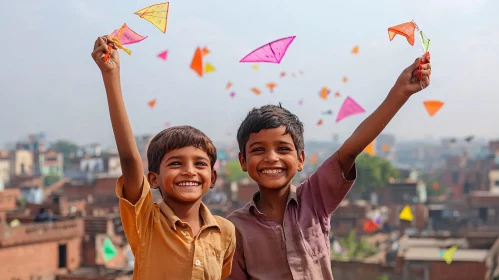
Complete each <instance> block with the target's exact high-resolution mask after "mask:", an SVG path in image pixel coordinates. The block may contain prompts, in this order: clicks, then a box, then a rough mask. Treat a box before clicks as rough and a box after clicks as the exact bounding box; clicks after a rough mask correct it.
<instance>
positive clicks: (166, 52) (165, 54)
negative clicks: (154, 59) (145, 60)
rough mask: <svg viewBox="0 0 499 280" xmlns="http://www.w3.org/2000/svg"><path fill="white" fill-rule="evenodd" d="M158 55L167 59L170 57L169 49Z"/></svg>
mask: <svg viewBox="0 0 499 280" xmlns="http://www.w3.org/2000/svg"><path fill="white" fill-rule="evenodd" d="M158 57H159V58H161V59H162V60H166V58H167V57H168V51H163V52H160V53H159V54H158Z"/></svg>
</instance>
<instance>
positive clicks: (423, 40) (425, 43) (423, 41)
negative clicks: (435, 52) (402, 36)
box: [419, 31, 430, 52]
mask: <svg viewBox="0 0 499 280" xmlns="http://www.w3.org/2000/svg"><path fill="white" fill-rule="evenodd" d="M419 37H420V38H421V44H422V45H423V51H424V52H428V49H429V48H430V39H428V37H426V35H424V33H423V31H419Z"/></svg>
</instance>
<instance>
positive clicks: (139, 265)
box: [92, 36, 236, 280]
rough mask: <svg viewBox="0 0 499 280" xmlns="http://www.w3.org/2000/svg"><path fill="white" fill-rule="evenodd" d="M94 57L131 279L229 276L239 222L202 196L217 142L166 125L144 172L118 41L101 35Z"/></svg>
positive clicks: (212, 172) (213, 177)
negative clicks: (156, 197) (156, 194)
mask: <svg viewBox="0 0 499 280" xmlns="http://www.w3.org/2000/svg"><path fill="white" fill-rule="evenodd" d="M108 46H111V47H112V48H111V50H109V49H108ZM108 53H110V54H111V55H110V57H109V59H107V61H104V57H105V56H106V54H108ZM92 57H93V59H94V60H95V63H96V64H97V66H99V68H100V70H101V72H102V78H103V80H104V86H105V88H106V93H107V100H108V104H109V113H110V116H111V123H112V126H113V131H114V137H115V139H116V144H117V146H118V153H119V156H120V161H121V169H122V171H123V176H122V177H120V178H119V179H118V182H117V183H116V194H117V195H118V197H119V198H120V215H121V219H122V222H123V228H124V230H125V234H126V236H127V239H128V242H129V243H130V247H131V249H132V251H133V254H134V256H135V264H134V274H133V279H147V280H154V279H158V280H159V279H161V280H162V279H204V280H208V279H210V280H215V279H216V280H219V279H225V278H226V277H228V275H229V274H230V272H231V267H232V257H233V255H234V250H235V242H236V240H235V229H234V225H232V224H231V223H230V222H229V221H227V220H226V219H224V218H222V217H218V216H213V215H212V214H211V213H210V211H209V209H208V208H207V207H206V206H205V205H204V204H203V203H202V202H201V197H202V196H203V194H205V193H206V192H207V191H208V189H209V188H211V187H213V185H214V184H215V181H216V178H217V173H216V171H215V170H214V169H213V166H214V164H215V161H216V159H217V155H216V149H215V146H214V145H213V143H212V142H211V140H210V139H209V138H208V137H207V136H206V135H205V134H204V133H202V132H201V131H199V130H198V129H195V128H193V127H190V126H179V127H172V128H169V129H165V130H163V131H161V132H160V133H159V134H157V135H156V136H155V137H154V138H153V139H152V141H151V143H150V144H149V148H148V150H147V159H148V163H149V173H148V174H147V178H145V176H144V169H143V166H142V160H141V159H140V155H139V151H138V149H137V144H136V143H135V139H134V136H133V133H132V128H131V126H130V122H129V120H128V116H127V113H126V109H125V105H124V102H123V97H122V92H121V85H120V71H119V69H120V63H119V54H118V51H117V49H116V47H115V45H114V43H113V41H112V40H111V39H110V38H109V37H108V36H104V37H99V38H97V40H96V41H95V45H94V51H93V53H92ZM151 187H152V188H155V189H159V191H160V192H161V195H162V197H163V201H162V202H161V203H160V204H159V205H158V204H156V203H153V201H152V194H151V191H150V188H151Z"/></svg>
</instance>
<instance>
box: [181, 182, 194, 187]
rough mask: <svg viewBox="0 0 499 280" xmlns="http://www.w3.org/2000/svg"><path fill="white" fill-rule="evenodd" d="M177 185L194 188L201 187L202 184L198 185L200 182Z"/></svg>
mask: <svg viewBox="0 0 499 280" xmlns="http://www.w3.org/2000/svg"><path fill="white" fill-rule="evenodd" d="M177 185H179V186H181V187H194V186H199V185H200V183H198V182H181V183H178V184H177Z"/></svg>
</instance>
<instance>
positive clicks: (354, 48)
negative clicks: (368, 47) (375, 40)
mask: <svg viewBox="0 0 499 280" xmlns="http://www.w3.org/2000/svg"><path fill="white" fill-rule="evenodd" d="M358 53H359V46H355V47H353V49H352V54H358Z"/></svg>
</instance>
